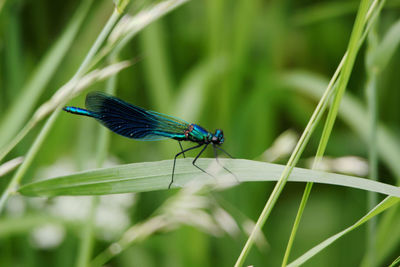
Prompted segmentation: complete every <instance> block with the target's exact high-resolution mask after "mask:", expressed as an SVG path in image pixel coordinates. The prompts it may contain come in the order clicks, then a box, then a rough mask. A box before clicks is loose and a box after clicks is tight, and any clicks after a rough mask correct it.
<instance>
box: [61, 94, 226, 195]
mask: <svg viewBox="0 0 400 267" xmlns="http://www.w3.org/2000/svg"><path fill="white" fill-rule="evenodd" d="M86 108H87V109H83V108H78V107H71V106H67V107H64V108H63V109H64V110H65V111H67V112H70V113H73V114H78V115H83V116H87V117H92V118H95V119H96V120H97V121H99V122H100V123H101V124H103V125H104V126H106V127H107V128H108V129H110V130H111V131H113V132H115V133H117V134H120V135H122V136H125V137H128V138H133V139H138V140H148V141H153V140H162V139H167V138H170V139H174V140H177V141H178V142H179V145H180V148H181V150H182V151H181V152H179V153H178V154H176V155H175V158H174V164H173V167H172V176H171V182H170V183H169V186H168V188H170V187H171V185H172V183H173V181H174V172H175V163H176V158H177V157H178V156H179V155H181V154H183V156H184V157H185V152H187V151H189V150H192V149H196V148H200V147H203V148H202V149H201V151H200V152H199V154H197V156H196V157H195V158H194V160H193V162H192V163H193V165H194V166H195V167H197V168H198V169H200V170H201V171H203V172H205V173H207V172H206V171H205V170H203V169H202V168H200V167H199V166H197V165H196V161H197V159H198V158H199V157H200V155H201V154H202V153H203V152H204V150H205V149H206V148H207V146H208V145H210V144H211V145H212V146H213V148H214V155H215V158H216V160H217V162H218V157H217V149H218V150H220V151H222V152H223V153H225V154H226V155H228V156H229V157H231V156H230V155H229V154H228V153H227V152H226V151H225V150H223V149H222V148H220V145H222V144H223V143H224V134H223V132H222V130H220V129H217V130H215V133H214V134H212V133H210V132H208V131H207V130H206V129H204V128H202V127H201V126H199V125H196V124H189V123H187V122H185V121H183V120H180V119H177V118H175V117H172V116H168V115H165V114H161V113H158V112H155V111H151V110H146V109H143V108H141V107H138V106H135V105H132V104H129V103H127V102H125V101H123V100H121V99H119V98H116V97H114V96H111V95H108V94H105V93H101V92H91V93H89V94H88V95H87V96H86ZM181 141H191V142H194V143H197V145H195V146H193V147H190V148H187V149H183V148H182V145H181V143H180V142H181ZM222 167H223V168H224V169H225V170H226V171H228V172H229V173H231V174H232V172H230V171H229V170H228V169H226V168H225V167H224V166H222Z"/></svg>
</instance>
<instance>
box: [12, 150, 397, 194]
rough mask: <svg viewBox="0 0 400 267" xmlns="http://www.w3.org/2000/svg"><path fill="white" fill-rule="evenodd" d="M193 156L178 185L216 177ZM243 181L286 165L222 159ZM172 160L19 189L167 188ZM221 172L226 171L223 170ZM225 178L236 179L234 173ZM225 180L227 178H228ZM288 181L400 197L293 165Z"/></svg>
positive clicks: (390, 189) (181, 163)
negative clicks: (342, 187)
mask: <svg viewBox="0 0 400 267" xmlns="http://www.w3.org/2000/svg"><path fill="white" fill-rule="evenodd" d="M191 161H192V159H190V158H186V159H180V160H177V167H176V170H175V175H176V180H175V181H176V182H174V185H173V186H175V187H181V186H185V185H186V184H187V183H189V182H190V181H192V180H196V181H202V179H204V181H207V180H210V179H211V180H212V179H213V178H212V177H211V176H209V175H207V174H203V173H202V172H200V171H199V170H198V169H196V168H194V167H193V165H192V164H191ZM213 162H215V161H214V159H207V158H205V159H200V160H199V166H200V167H202V168H205V169H207V166H209V165H210V164H211V163H213ZM221 162H222V164H224V165H225V166H226V167H227V168H229V169H230V170H231V171H232V172H233V173H235V175H237V177H238V179H239V180H240V181H241V182H256V181H258V182H259V181H276V180H277V178H278V177H279V176H280V174H281V173H282V171H283V170H284V168H285V166H283V165H278V164H272V163H264V162H259V161H251V160H244V159H221ZM172 163H173V160H164V161H157V162H143V163H132V164H126V165H120V166H116V167H111V168H104V169H96V170H90V171H84V172H79V173H74V174H71V175H66V176H60V177H56V178H53V179H48V180H42V181H37V182H33V183H30V184H27V185H24V186H22V187H21V188H19V189H18V192H20V193H21V194H23V195H26V196H61V195H104V194H119V193H128V192H147V191H155V190H161V189H166V188H167V187H168V184H169V182H170V179H171V171H172ZM221 174H224V173H223V172H221ZM225 178H226V179H225V180H228V181H231V182H235V178H233V177H232V176H229V177H225ZM225 180H224V181H225ZM289 181H294V182H316V183H323V184H332V185H341V186H345V187H352V188H358V189H362V190H368V191H373V192H378V193H381V194H385V195H389V196H397V197H400V188H398V187H395V186H392V185H388V184H384V183H380V182H376V181H371V180H368V179H363V178H357V177H354V176H348V175H341V174H334V173H327V172H322V171H314V170H309V169H302V168H294V170H293V173H292V174H291V175H290V178H289Z"/></svg>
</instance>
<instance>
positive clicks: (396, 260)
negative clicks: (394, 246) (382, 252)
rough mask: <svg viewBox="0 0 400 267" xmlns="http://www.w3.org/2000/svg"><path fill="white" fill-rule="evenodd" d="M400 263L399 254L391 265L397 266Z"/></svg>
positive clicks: (392, 266)
mask: <svg viewBox="0 0 400 267" xmlns="http://www.w3.org/2000/svg"><path fill="white" fill-rule="evenodd" d="M399 263H400V256H398V257H397V258H396V259H395V260H394V261H393V262H392V263H391V264H390V265H389V267H396V266H398V264H399Z"/></svg>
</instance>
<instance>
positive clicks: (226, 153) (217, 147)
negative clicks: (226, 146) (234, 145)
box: [214, 146, 234, 159]
mask: <svg viewBox="0 0 400 267" xmlns="http://www.w3.org/2000/svg"><path fill="white" fill-rule="evenodd" d="M214 148H216V149H219V150H221V151H222V152H223V153H225V155H227V156H228V157H230V158H231V159H234V157H232V156H231V155H230V154H229V153H228V152H226V151H225V150H223V149H222V148H220V147H219V146H214Z"/></svg>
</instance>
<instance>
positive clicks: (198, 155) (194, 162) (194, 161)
mask: <svg viewBox="0 0 400 267" xmlns="http://www.w3.org/2000/svg"><path fill="white" fill-rule="evenodd" d="M207 146H208V144H205V145H204V147H203V149H202V150H201V151H200V153H199V154H197V156H196V157H195V158H194V160H193V162H192V164H193V166H195V167H196V168H197V169H199V170H200V171H202V172H204V173H207V174H208V175H210V176H212V175H211V174H209V173H208V172H206V171H205V170H203V169H202V168H200V167H199V166H197V165H196V161H197V159H198V158H199V157H200V155H201V154H202V153H203V152H204V150H206V148H207Z"/></svg>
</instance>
